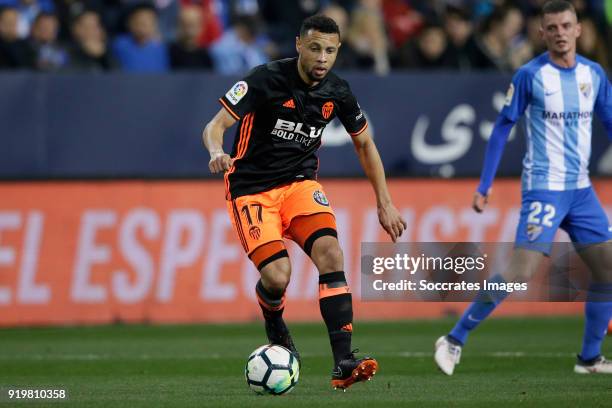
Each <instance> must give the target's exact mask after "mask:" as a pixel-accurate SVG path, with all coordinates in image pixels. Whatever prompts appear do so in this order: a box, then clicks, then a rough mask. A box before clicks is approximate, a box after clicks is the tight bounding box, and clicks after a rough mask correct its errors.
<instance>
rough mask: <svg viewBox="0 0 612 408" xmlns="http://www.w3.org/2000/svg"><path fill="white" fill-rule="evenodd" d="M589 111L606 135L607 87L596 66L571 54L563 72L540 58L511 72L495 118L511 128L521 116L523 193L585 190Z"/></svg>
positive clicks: (611, 105) (611, 122) (610, 111)
mask: <svg viewBox="0 0 612 408" xmlns="http://www.w3.org/2000/svg"><path fill="white" fill-rule="evenodd" d="M593 112H596V113H597V115H598V116H599V117H600V118H601V120H602V121H603V122H604V124H605V125H606V129H607V131H608V135H609V136H610V133H611V129H612V87H611V85H610V82H609V81H608V79H607V76H606V74H605V72H604V70H603V69H602V68H601V66H600V65H599V64H597V63H595V62H593V61H590V60H588V59H586V58H584V57H582V56H580V55H577V56H576V64H575V66H574V67H572V68H563V67H560V66H558V65H555V64H554V63H553V62H552V61H551V60H550V58H549V56H548V53H544V54H542V55H540V56H539V57H537V58H535V59H533V60H531V61H530V62H529V63H527V64H525V65H524V66H522V67H521V68H520V69H519V70H518V71H517V72H516V74H515V76H514V78H513V79H512V84H511V85H510V89H509V90H508V94H507V97H506V105H505V106H504V108H503V109H502V111H501V113H500V116H504V117H505V119H506V120H508V121H510V122H514V123H515V122H517V121H518V119H519V118H520V117H521V116H522V115H523V114H525V119H526V120H525V126H526V134H527V153H526V155H525V158H524V159H523V176H522V187H523V190H556V191H563V190H572V189H577V188H585V187H588V186H590V180H589V174H588V172H589V171H588V166H589V158H590V155H591V134H592V131H591V127H592V121H593Z"/></svg>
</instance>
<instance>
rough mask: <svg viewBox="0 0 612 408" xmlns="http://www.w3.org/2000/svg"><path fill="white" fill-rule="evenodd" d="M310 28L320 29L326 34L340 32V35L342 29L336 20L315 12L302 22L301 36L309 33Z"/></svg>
mask: <svg viewBox="0 0 612 408" xmlns="http://www.w3.org/2000/svg"><path fill="white" fill-rule="evenodd" d="M309 30H315V31H319V32H321V33H325V34H338V36H340V29H339V28H338V24H336V22H335V21H334V20H333V19H331V18H329V17H327V16H324V15H323V14H315V15H314V16H310V17H308V18H307V19H305V20H304V21H303V22H302V27H300V37H303V36H304V35H306V33H308V31H309Z"/></svg>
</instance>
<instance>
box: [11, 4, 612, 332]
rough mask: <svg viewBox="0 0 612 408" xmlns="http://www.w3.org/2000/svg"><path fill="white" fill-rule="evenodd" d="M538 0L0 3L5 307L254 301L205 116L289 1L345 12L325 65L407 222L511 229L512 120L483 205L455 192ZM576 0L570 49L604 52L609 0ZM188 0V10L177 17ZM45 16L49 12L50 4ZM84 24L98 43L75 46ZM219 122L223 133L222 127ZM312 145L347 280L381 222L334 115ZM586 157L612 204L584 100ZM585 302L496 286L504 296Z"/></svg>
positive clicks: (266, 53)
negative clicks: (360, 119) (342, 89)
mask: <svg viewBox="0 0 612 408" xmlns="http://www.w3.org/2000/svg"><path fill="white" fill-rule="evenodd" d="M188 3H189V4H188ZM539 3H541V2H539V1H520V2H509V3H508V4H505V5H504V4H503V2H501V1H465V2H462V1H436V2H420V1H403V0H397V1H393V0H389V1H387V0H385V1H373V0H370V1H366V0H362V1H341V2H337V3H335V2H334V3H333V4H332V2H326V1H316V0H312V1H282V2H281V1H278V2H275V1H259V2H258V1H206V0H204V1H202V2H193V3H191V2H184V1H181V2H177V1H168V2H157V3H155V4H151V5H147V6H143V5H142V4H141V3H133V2H129V1H127V2H106V1H100V2H70V4H69V2H65V3H64V2H61V1H58V2H56V3H50V2H43V1H36V0H34V1H21V2H17V3H12V2H11V1H8V0H3V1H2V4H4V5H5V8H4V9H3V11H2V13H6V10H8V9H10V10H17V11H18V16H19V20H18V23H19V24H18V25H17V26H16V28H17V29H18V30H17V31H15V32H13V33H12V32H11V27H12V26H11V25H10V24H7V23H6V21H4V22H2V21H3V20H2V19H0V31H1V33H0V67H2V68H3V70H2V72H1V73H0V123H2V128H1V136H0V140H1V141H2V148H1V149H0V179H2V181H1V182H0V197H1V200H0V325H2V326H15V325H48V324H62V325H63V324H75V323H76V324H80V323H113V322H230V321H234V322H246V321H252V320H256V319H259V311H258V307H257V305H256V302H255V301H254V293H253V287H254V283H255V281H256V279H257V272H256V271H255V269H254V268H253V267H252V266H251V264H250V262H249V261H248V260H247V259H246V257H245V256H244V255H243V253H242V251H241V250H240V245H239V244H238V242H237V241H236V238H235V237H234V233H233V231H232V230H231V227H230V223H229V219H228V218H227V216H226V213H225V205H224V202H223V185H222V182H221V181H220V180H219V179H218V178H214V177H211V176H210V175H209V174H208V169H207V163H208V159H209V158H208V154H207V153H206V151H205V150H204V148H203V146H202V144H201V138H200V135H201V130H202V128H203V126H204V124H205V123H206V121H207V120H208V119H209V118H210V117H211V116H212V115H213V114H214V113H215V112H216V111H217V110H218V109H219V107H220V106H219V105H218V103H217V102H216V100H217V98H218V97H219V96H220V95H222V94H223V93H225V91H226V90H227V89H228V88H229V87H230V86H231V85H232V84H233V83H234V82H235V81H236V80H237V79H238V78H239V77H240V75H241V74H242V73H244V72H245V71H246V70H247V69H248V68H249V67H250V66H252V65H253V64H255V63H259V62H264V61H265V60H268V59H270V58H276V57H282V56H289V55H292V50H291V46H292V45H291V42H292V41H293V38H294V35H295V31H296V28H297V26H299V21H300V20H301V19H302V18H303V17H304V16H306V15H309V14H312V13H313V12H316V11H320V10H327V11H328V12H329V10H333V11H332V13H333V12H335V13H338V12H339V11H340V15H342V12H344V13H345V14H346V15H345V16H346V18H347V22H346V28H344V26H343V30H345V32H344V33H343V35H345V37H346V38H347V40H346V42H345V46H343V48H342V50H341V53H345V55H344V56H343V57H342V58H341V64H340V67H339V68H340V71H342V73H343V76H344V77H345V78H346V79H348V80H349V82H350V83H351V85H352V88H353V91H354V93H355V94H356V95H357V97H358V99H359V101H360V104H361V106H362V107H363V110H364V111H365V113H366V115H367V116H368V119H369V121H370V124H371V128H372V130H373V133H374V137H375V140H376V142H377V145H378V147H379V149H380V152H381V156H382V158H383V161H384V163H385V166H386V169H387V172H388V175H389V176H391V181H390V186H391V190H392V195H393V197H394V200H395V204H396V206H397V207H398V208H399V209H400V210H401V212H402V213H403V214H404V216H405V217H406V219H407V220H408V224H409V226H408V230H407V232H406V234H405V235H404V237H402V240H406V241H410V240H412V241H436V240H440V241H461V240H466V241H481V240H482V241H499V242H508V241H512V239H513V236H514V229H515V224H516V219H517V214H518V212H517V208H518V206H519V199H520V197H519V182H518V178H517V176H518V175H519V174H520V163H521V160H522V156H523V152H524V148H525V146H524V135H523V134H522V132H521V131H520V130H518V131H517V133H516V135H514V136H513V137H512V138H511V139H510V141H509V143H508V145H507V147H506V151H505V155H504V159H503V161H502V164H501V167H500V171H499V173H498V174H499V176H500V177H501V178H502V179H503V180H500V181H498V182H496V184H495V190H494V196H493V200H492V203H491V205H490V208H489V209H488V210H487V212H486V213H484V214H483V215H476V214H475V213H473V212H472V211H471V209H470V201H471V197H472V193H473V191H474V189H475V186H476V183H477V179H476V178H477V176H478V174H479V170H480V166H481V163H482V157H483V154H484V149H485V146H486V140H487V138H488V135H489V132H490V129H491V127H492V124H493V122H494V120H495V117H496V113H497V112H498V111H499V110H500V109H501V106H502V105H503V101H504V96H505V90H506V88H507V85H508V82H509V80H510V78H511V72H512V70H513V69H514V68H516V67H517V66H519V65H520V64H521V63H523V62H524V61H525V60H527V59H528V58H529V57H530V56H531V55H534V54H535V53H537V52H539V50H540V49H541V44H539V43H538V42H537V41H536V40H535V37H534V36H533V27H532V24H533V21H537V18H535V17H534V10H535V9H536V8H537V6H538V4H539ZM67 5H69V6H70V7H68V6H67ZM576 5H577V7H578V9H579V11H580V12H581V15H582V16H583V18H584V21H585V26H586V25H589V24H591V23H592V28H593V30H592V31H589V29H585V31H587V32H588V34H585V37H587V39H589V40H590V41H584V42H583V43H581V45H580V47H581V49H582V51H583V52H584V53H585V54H586V55H588V56H590V57H591V58H594V59H596V60H598V61H599V62H600V63H601V64H602V65H603V66H604V67H606V68H607V67H609V60H608V58H609V54H610V50H609V44H610V41H609V38H610V37H609V32H610V23H609V20H608V19H607V18H609V17H610V13H611V10H612V4H611V2H610V1H578V2H576ZM13 7H16V8H13ZM330 7H331V8H330ZM86 10H95V11H96V12H97V15H99V16H100V17H101V18H100V20H99V21H100V22H101V23H102V24H101V25H98V26H97V27H98V28H97V29H96V28H95V27H96V24H94V23H92V24H93V26H94V28H92V27H90V26H87V27H88V28H89V31H88V30H87V29H82V30H79V29H78V28H77V27H76V25H78V22H79V21H80V22H83V20H82V19H81V17H82V16H83V13H84V12H85V11H86ZM142 10H148V11H150V10H155V13H151V14H148V17H142V16H140V17H142V19H144V20H147V18H150V17H151V16H153V22H154V24H153V26H152V27H151V24H147V23H143V27H144V28H142V27H141V28H142V30H140V29H139V28H138V27H139V23H138V21H140V20H138V19H136V20H137V22H136V23H134V22H133V18H134V16H135V15H136V14H138V13H139V12H140V11H142ZM148 11H147V12H148ZM41 12H42V14H40V13H41ZM37 13H39V14H40V15H41V16H43V17H40V18H38V19H37V18H36V17H35V16H36V14H37ZM194 13H195V14H196V15H199V16H200V17H199V19H198V18H196V19H195V21H196V22H199V26H198V27H199V29H198V30H193V29H192V30H190V29H189V27H191V28H193V27H192V26H190V25H189V24H190V22H191V23H193V21H192V20H191V19H193V18H194V17H193V14H194ZM606 13H607V14H606ZM0 15H4V16H5V14H0ZM335 15H336V16H337V15H338V14H335ZM54 16H58V17H54ZM202 16H203V17H202ZM56 18H58V20H57V22H59V24H58V25H57V26H54V23H53V22H51V23H49V21H51V20H54V19H56ZM453 18H454V19H455V21H454V23H455V25H453ZM45 19H47V20H46V22H45V21H44V20H45ZM177 19H178V22H177ZM534 19H535V20H534ZM94 20H95V19H94ZM130 21H132V23H133V24H134V25H132V23H130ZM148 21H149V20H148ZM47 23H49V25H47ZM149 23H150V21H149ZM37 24H38V25H41V26H42V28H41V27H39V28H40V30H37V29H36V28H35V26H36V25H37ZM461 24H463V26H462V27H463V29H466V27H467V30H468V31H467V35H466V34H465V33H464V34H463V35H461V32H464V31H465V30H463V29H461V28H459V29H457V27H456V25H461ZM126 25H127V32H125V28H126ZM196 25H197V24H196ZM49 26H50V27H51V28H49ZM7 27H8V28H7ZM24 27H25V28H24ZM45 27H46V29H45ZM53 27H55V28H56V29H57V30H54V28H53ZM70 27H72V30H71V28H70ZM240 27H242V28H245V27H246V28H247V29H246V33H247V34H249V33H250V34H251V37H249V35H247V34H245V35H243V34H244V32H242V31H241V30H242V28H240ZM101 30H102V31H104V33H105V34H104V35H101V34H100V31H101ZM462 30H463V31H462ZM39 31H40V32H42V37H39V35H41V33H40V32H39ZM143 31H144V34H143ZM49 32H51V34H53V35H50V34H49ZM7 33H8V34H7ZM92 33H94V34H92ZM96 33H97V34H96ZM49 35H50V38H49ZM147 36H149V37H147ZM461 38H464V43H463V45H462V44H461V43H460V41H459V42H457V43H456V42H455V41H458V40H460V39H461ZM196 39H197V41H195V40H196ZM287 40H291V41H289V42H287ZM96 41H98V42H101V43H102V44H103V45H104V54H103V58H102V57H100V56H99V55H98V56H97V57H95V56H92V55H89V58H86V57H87V56H85V57H84V56H83V55H81V54H83V53H85V54H86V53H87V51H88V50H90V49H91V48H89V47H88V46H87V44H89V43H91V42H94V43H95V42H96ZM195 43H197V45H196V46H194V44H195ZM126 44H127V45H126ZM499 47H501V50H502V51H503V52H501V53H498V54H496V50H499ZM93 48H95V47H93ZM15 50H18V51H19V50H20V51H19V52H17V51H15ZM24 50H25V51H24ZM177 50H179V51H180V50H182V51H181V52H182V53H181V52H179V51H177ZM381 51H382V52H381ZM20 53H21V54H20ZM16 55H17V56H19V55H21V56H23V55H27V56H28V58H25V57H24V58H23V59H19V58H14V57H15V56H16ZM160 55H161V57H160ZM177 55H178V56H179V57H181V56H182V57H184V58H182V57H181V58H178V57H177ZM185 55H187V57H185ZM94 57H95V58H94ZM349 57H350V58H349ZM11 58H12V59H11ZM177 58H178V59H177ZM230 60H231V61H234V62H236V63H235V64H224V61H230ZM83 61H86V62H87V63H84V62H83ZM92 61H93V62H92ZM109 61H110V63H108V62H109ZM181 61H182V62H181ZM11 64H12V65H11ZM177 64H178V65H177ZM181 64H187V65H186V66H185V65H181ZM230 65H231V66H230ZM103 71H108V72H103ZM171 71H172V72H171ZM177 71H181V72H177ZM226 136H227V137H226V142H227V149H226V150H229V145H230V143H231V140H232V139H233V129H232V131H231V132H228V134H227V135H226ZM320 158H321V169H320V173H319V174H320V176H321V178H322V179H323V184H324V187H325V188H326V191H327V193H328V196H329V198H330V200H331V202H332V204H333V206H334V208H335V210H336V213H337V216H338V225H339V230H340V237H341V241H342V247H343V248H344V251H345V255H346V260H347V265H346V270H347V274H348V276H349V279H350V281H351V282H350V283H351V285H352V286H353V288H354V292H355V293H356V294H358V292H359V290H358V287H359V245H360V242H363V241H375V240H385V239H387V238H386V237H385V236H384V234H383V232H382V230H381V229H380V227H379V226H378V223H377V219H376V211H375V202H374V197H373V194H372V193H371V192H370V188H369V185H368V183H367V181H365V179H364V178H363V176H362V172H361V169H360V167H359V164H358V161H357V158H356V156H355V154H354V152H353V147H352V144H351V142H350V138H349V136H348V135H347V134H346V133H345V132H344V130H343V129H342V127H341V126H340V124H339V123H338V122H337V121H336V122H334V123H333V124H332V125H331V126H329V127H328V128H327V129H326V131H325V133H324V135H323V147H322V148H321V150H320ZM591 171H592V173H593V175H594V178H595V185H596V189H597V191H598V193H599V195H600V198H601V200H602V202H603V204H604V206H605V207H606V210H607V211H608V213H609V214H611V215H612V185H611V183H610V180H609V178H608V177H609V176H610V175H611V174H612V149H611V148H610V145H609V142H608V140H607V137H606V135H605V133H604V132H603V130H602V127H601V125H600V123H599V122H598V121H597V120H596V121H595V125H594V136H593V155H592V163H591ZM559 239H561V240H563V239H567V238H566V237H565V236H564V235H563V234H561V235H560V236H559ZM291 258H292V262H293V266H294V270H293V279H292V283H291V285H290V289H289V292H288V297H289V300H290V302H289V306H288V309H287V316H288V318H290V319H291V320H318V319H319V311H318V307H317V293H316V288H317V286H316V271H315V270H314V269H313V267H312V264H311V263H310V262H309V260H307V259H306V258H305V256H304V255H303V254H302V253H301V252H300V251H299V250H296V248H295V247H292V248H291ZM356 297H357V298H358V296H356ZM462 307H463V305H462V304H435V303H422V304H414V303H411V304H399V305H398V304H393V305H392V306H390V305H389V304H384V303H367V304H366V303H361V302H360V301H359V300H358V299H357V303H356V315H357V316H358V317H359V319H367V320H378V319H398V318H415V317H440V316H445V315H450V314H456V313H458V312H459V311H460V310H461V309H462ZM580 310H581V305H580V304H542V303H520V302H519V303H516V302H515V303H512V302H508V304H506V305H504V306H503V307H502V308H501V309H500V311H499V313H500V314H512V315H517V314H518V315H525V314H529V315H538V314H576V313H578V312H579V311H580Z"/></svg>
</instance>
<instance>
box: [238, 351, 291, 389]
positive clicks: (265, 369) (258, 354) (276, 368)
mask: <svg viewBox="0 0 612 408" xmlns="http://www.w3.org/2000/svg"><path fill="white" fill-rule="evenodd" d="M244 375H245V377H246V381H247V384H248V385H249V387H250V388H251V389H252V390H253V391H255V392H256V393H257V394H271V395H282V394H286V393H288V392H290V391H291V390H292V389H293V387H295V385H296V384H297V382H298V378H299V376H300V366H299V362H298V360H297V358H296V357H295V356H294V355H293V353H291V351H289V350H287V349H286V348H285V347H283V346H279V345H275V344H266V345H265V346H261V347H258V348H257V349H256V350H255V351H253V352H252V353H251V355H250V356H249V359H248V360H247V363H246V367H245V369H244Z"/></svg>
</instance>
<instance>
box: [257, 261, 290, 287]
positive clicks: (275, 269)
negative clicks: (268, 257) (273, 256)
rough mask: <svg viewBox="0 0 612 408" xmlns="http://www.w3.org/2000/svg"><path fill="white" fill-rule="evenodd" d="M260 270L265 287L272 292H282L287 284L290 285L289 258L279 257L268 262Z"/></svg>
mask: <svg viewBox="0 0 612 408" xmlns="http://www.w3.org/2000/svg"><path fill="white" fill-rule="evenodd" d="M260 272H261V281H262V283H263V285H264V287H265V288H266V289H267V290H268V291H269V292H271V293H274V294H282V293H284V292H285V289H286V288H287V286H289V281H290V279H291V264H290V263H289V258H281V259H278V260H276V261H274V262H272V263H270V264H268V265H267V266H266V267H265V268H263V269H262V270H261V271H260Z"/></svg>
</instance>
